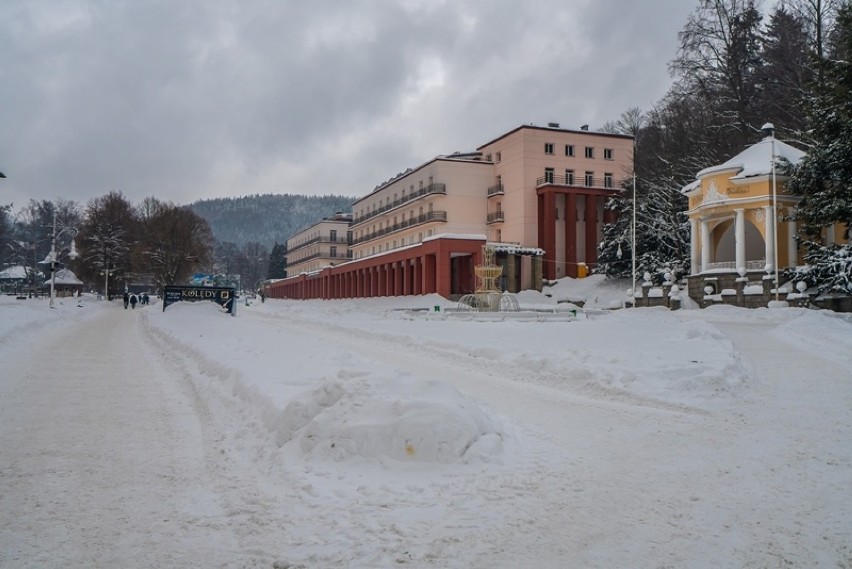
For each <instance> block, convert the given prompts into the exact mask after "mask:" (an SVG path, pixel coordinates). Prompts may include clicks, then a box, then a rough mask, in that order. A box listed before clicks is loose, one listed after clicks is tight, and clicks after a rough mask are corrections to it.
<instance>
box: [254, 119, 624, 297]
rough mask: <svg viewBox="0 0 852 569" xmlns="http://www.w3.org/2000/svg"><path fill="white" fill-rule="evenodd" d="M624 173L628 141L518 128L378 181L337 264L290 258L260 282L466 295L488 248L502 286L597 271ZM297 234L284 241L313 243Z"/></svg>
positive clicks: (302, 291) (333, 290)
mask: <svg viewBox="0 0 852 569" xmlns="http://www.w3.org/2000/svg"><path fill="white" fill-rule="evenodd" d="M632 168H633V138H632V137H630V136H625V135H615V134H606V133H597V132H590V131H588V130H586V129H585V128H581V129H579V130H569V129H562V128H560V127H559V125H558V124H554V123H551V124H550V125H549V126H547V127H540V126H533V125H524V126H520V127H518V128H516V129H514V130H512V131H509V132H507V133H505V134H503V135H501V136H499V137H498V138H495V139H494V140H491V141H490V142H488V143H486V144H484V145H482V146H480V147H479V148H477V149H476V151H475V152H469V153H464V154H462V153H456V154H452V155H447V156H438V157H436V158H434V159H432V160H429V161H428V162H426V163H424V164H422V165H420V166H418V167H416V168H410V169H408V170H406V171H404V172H401V173H399V174H397V175H396V176H394V177H393V178H391V179H390V180H388V181H386V182H384V183H383V184H380V185H378V186H377V187H376V188H375V189H374V190H373V191H372V192H371V193H369V194H368V195H366V196H364V197H363V198H361V199H358V200H356V201H355V202H354V203H353V205H352V212H351V218H352V219H351V225H349V228H348V231H349V235H350V236H351V237H350V240H349V244H348V245H349V247H348V250H347V251H346V255H347V260H346V261H345V262H342V263H338V264H333V261H335V260H337V259H331V260H330V261H332V262H328V263H326V264H325V265H324V266H322V267H318V266H317V265H306V264H303V263H298V264H296V263H294V260H295V259H291V256H290V255H291V254H290V253H289V252H288V265H289V266H288V275H290V276H288V278H286V279H281V280H278V281H274V282H271V283H267V285H266V291H267V294H268V295H269V296H270V297H272V298H285V297H286V298H361V297H372V296H397V295H419V294H428V293H437V294H440V295H441V296H444V297H447V298H450V297H453V296H456V295H462V294H468V293H470V292H473V291H474V288H475V286H476V283H475V282H474V281H475V279H474V271H473V268H474V267H475V266H476V265H478V264H481V263H482V262H483V259H482V249H483V246H484V245H485V244H486V243H488V245H489V246H491V247H493V248H494V249H495V250H496V262H497V263H498V264H500V265H501V266H502V267H503V276H502V277H501V286H502V288H504V289H505V290H508V291H511V292H517V291H519V290H523V289H530V288H532V289H538V290H540V289H541V286H542V281H543V279H556V278H560V277H564V276H574V277H576V276H582V275H584V274H585V273H586V271H587V270H591V269H592V268H594V266H595V265H596V262H597V246H598V244H599V242H600V239H601V232H602V227H603V225H604V224H605V223H608V222H611V221H612V220H614V215H613V213H612V212H610V211H609V210H606V208H605V207H604V204H605V202H606V199H607V198H608V197H610V196H612V195H615V194H616V193H618V192H620V191H621V184H622V181H623V180H624V179H625V178H627V177H628V176H629V175H630V174H631V173H632ZM312 227H313V226H312ZM302 233H303V232H302ZM302 233H300V236H294V237H293V238H291V240H297V238H298V239H305V240H310V239H312V237H309V236H308V235H304V234H302ZM337 235H338V236H340V235H341V232H340V231H339V230H338V232H337ZM291 240H288V251H292V250H293V249H291V248H290V245H291ZM293 245H297V243H296V242H295V241H294V242H293ZM336 254H338V255H340V254H342V250H341V249H340V248H337V249H336ZM313 259H319V257H313ZM313 259H312V260H313ZM317 262H318V263H319V261H317ZM332 265H333V266H332ZM296 270H298V271H299V272H298V273H297V272H296Z"/></svg>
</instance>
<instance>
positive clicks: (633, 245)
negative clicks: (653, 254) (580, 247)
mask: <svg viewBox="0 0 852 569" xmlns="http://www.w3.org/2000/svg"><path fill="white" fill-rule="evenodd" d="M631 240H632V243H631V245H630V251H631V256H632V259H631V262H632V265H633V267H632V270H631V272H630V302H632V303H633V308H635V307H636V170H633V228H632V237H631Z"/></svg>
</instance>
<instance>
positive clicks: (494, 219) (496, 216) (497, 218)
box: [485, 211, 504, 223]
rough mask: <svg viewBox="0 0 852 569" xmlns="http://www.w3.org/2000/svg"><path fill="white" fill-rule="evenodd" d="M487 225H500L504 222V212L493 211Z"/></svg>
mask: <svg viewBox="0 0 852 569" xmlns="http://www.w3.org/2000/svg"><path fill="white" fill-rule="evenodd" d="M485 221H486V223H500V222H502V221H504V219H503V212H502V211H492V212H491V213H489V214H488V217H487V218H486V220H485Z"/></svg>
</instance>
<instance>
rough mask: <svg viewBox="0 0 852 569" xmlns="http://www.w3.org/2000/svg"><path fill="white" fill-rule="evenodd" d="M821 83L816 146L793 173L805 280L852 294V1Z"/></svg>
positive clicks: (814, 110) (815, 110)
mask: <svg viewBox="0 0 852 569" xmlns="http://www.w3.org/2000/svg"><path fill="white" fill-rule="evenodd" d="M817 65H818V66H819V68H820V70H821V73H820V74H819V75H820V76H822V82H821V84H820V85H819V89H818V91H817V92H816V95H815V96H814V97H813V98H812V100H811V102H810V105H809V118H810V125H811V132H812V135H813V138H814V140H815V142H816V143H815V145H814V146H813V147H812V148H811V149H810V150H809V151H808V154H807V155H806V156H805V157H804V158H803V159H802V161H801V162H800V163H799V165H798V167H797V168H796V169H795V171H794V172H793V175H792V177H791V179H790V182H789V185H788V187H789V189H790V191H791V192H792V193H794V194H796V195H800V196H802V201H801V202H800V203H799V206H798V208H797V211H796V218H797V219H798V220H800V221H801V222H802V229H801V238H802V240H803V241H804V244H805V246H806V248H807V253H806V255H805V261H806V262H807V263H808V265H809V266H808V267H807V268H806V269H803V270H800V271H799V272H798V273H796V274H795V275H793V278H797V279H798V278H801V279H804V280H805V281H806V282H807V283H808V284H809V285H811V286H815V287H816V288H817V289H818V290H819V291H821V292H823V291H837V292H843V293H845V294H850V293H852V245H850V244H849V243H848V240H849V237H850V229H852V4H849V3H847V4H845V5H844V6H842V7H841V8H840V10H838V13H837V20H836V25H835V28H834V30H833V34H832V38H831V42H830V51H829V56H828V57H827V58H826V59H824V60H822V61H819V62H818V63H817ZM833 224H845V230H844V232H843V235H842V237H843V238H844V239H845V240H846V241H847V243H846V244H843V245H840V244H837V245H824V244H822V243H821V242H820V241H819V238H820V236H821V234H822V230H823V228H825V227H828V226H830V225H833Z"/></svg>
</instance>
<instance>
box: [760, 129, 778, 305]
mask: <svg viewBox="0 0 852 569" xmlns="http://www.w3.org/2000/svg"><path fill="white" fill-rule="evenodd" d="M761 130H762V131H763V132H764V133H765V134H766V136H768V137H769V148H770V152H771V157H770V160H771V161H772V240H773V243H772V255H773V259H772V265H773V267H774V269H775V300H776V301H777V300H778V294H779V291H778V289H779V288H780V287H781V283H780V282H779V280H778V191H777V187H776V181H775V125H773V124H772V123H771V122H768V123H766V124H765V125H763V127H761Z"/></svg>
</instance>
